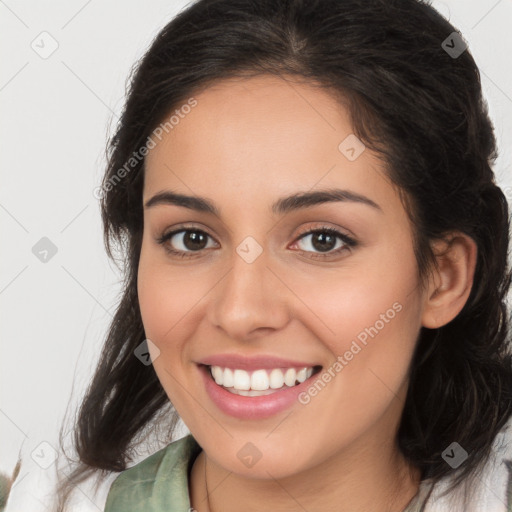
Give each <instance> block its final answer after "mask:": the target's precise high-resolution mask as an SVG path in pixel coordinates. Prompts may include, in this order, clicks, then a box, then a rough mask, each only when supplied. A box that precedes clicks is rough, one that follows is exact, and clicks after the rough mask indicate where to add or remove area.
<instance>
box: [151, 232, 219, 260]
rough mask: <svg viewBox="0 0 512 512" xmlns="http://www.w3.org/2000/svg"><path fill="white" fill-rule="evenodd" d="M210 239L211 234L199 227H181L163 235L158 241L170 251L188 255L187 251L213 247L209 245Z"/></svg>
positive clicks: (192, 251) (191, 251)
mask: <svg viewBox="0 0 512 512" xmlns="http://www.w3.org/2000/svg"><path fill="white" fill-rule="evenodd" d="M208 239H211V237H210V235H208V233H205V232H204V231H201V230H199V229H180V230H178V231H172V232H171V233H167V234H165V235H163V236H162V237H160V238H159V239H158V240H157V242H158V243H159V244H162V245H164V246H165V248H166V250H167V251H169V252H170V253H172V254H176V255H180V256H184V257H186V256H187V255H188V254H187V253H194V252H199V251H202V250H203V249H207V248H209V247H211V245H210V246H208Z"/></svg>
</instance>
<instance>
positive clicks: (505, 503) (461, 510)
mask: <svg viewBox="0 0 512 512" xmlns="http://www.w3.org/2000/svg"><path fill="white" fill-rule="evenodd" d="M448 483H449V479H446V480H445V481H441V482H439V483H438V484H437V485H436V486H434V492H433V493H432V496H430V499H429V500H428V503H427V508H426V512H442V511H445V510H450V511H451V512H481V511H483V510H485V511H486V512H512V417H510V418H509V419H508V421H507V423H506V424H505V426H504V427H503V428H502V430H501V431H500V432H499V433H498V434H497V436H496V437H495V439H494V442H493V446H492V450H491V453H490V455H489V458H488V460H487V462H486V464H485V465H484V466H483V468H482V471H481V472H480V473H479V475H478V478H477V479H476V483H475V486H474V487H473V488H471V489H469V488H468V487H467V486H465V487H462V488H460V489H458V490H455V491H453V492H452V493H450V494H447V495H445V494H444V491H445V490H446V488H447V484H448ZM465 491H468V494H469V496H471V498H470V499H469V502H467V501H466V497H465V495H464V494H465Z"/></svg>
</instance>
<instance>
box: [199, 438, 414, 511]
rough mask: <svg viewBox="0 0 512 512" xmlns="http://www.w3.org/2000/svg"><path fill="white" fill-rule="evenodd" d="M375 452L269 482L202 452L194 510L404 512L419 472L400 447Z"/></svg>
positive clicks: (335, 460) (340, 458)
mask: <svg viewBox="0 0 512 512" xmlns="http://www.w3.org/2000/svg"><path fill="white" fill-rule="evenodd" d="M367 448H368V447H367ZM375 448H378V449H376V450H375V451H374V450H373V449H366V450H364V451H363V452H362V453H361V452H359V454H358V456H357V457H355V458H350V457H349V456H348V454H346V453H343V454H335V455H333V456H332V457H331V458H330V459H328V460H327V461H324V462H323V463H322V465H321V466H316V467H313V468H310V469H308V470H306V471H303V472H301V473H296V474H294V475H292V476H290V477H286V478H281V479H275V478H272V477H270V475H269V479H265V480H256V479H250V478H247V477H244V476H240V475H237V474H235V473H232V472H230V471H227V470H226V469H224V468H222V467H221V466H219V465H218V464H216V463H215V461H213V460H211V459H208V458H207V457H206V455H205V452H204V451H203V452H201V453H200V455H199V456H198V457H197V459H196V461H195V463H194V466H193V469H192V474H191V483H192V482H194V483H195V485H193V486H192V485H191V500H192V503H191V505H192V506H193V508H194V509H195V510H197V512H219V511H222V512H235V511H239V510H240V504H243V509H244V510H246V511H248V512H260V511H261V510H273V511H275V512H285V511H286V512H291V511H295V510H297V511H301V512H303V511H304V510H322V511H323V512H331V511H332V512H358V511H366V510H372V511H375V512H390V511H402V510H404V508H405V507H406V506H407V504H408V503H409V502H410V501H411V500H412V498H413V497H414V495H415V494H416V493H417V492H418V487H419V482H420V472H419V470H418V469H417V468H414V467H411V466H410V465H408V464H407V462H406V461H405V460H404V459H403V457H401V456H400V455H399V454H398V450H397V449H396V446H388V447H386V446H383V445H382V444H381V445H380V446H378V447H375ZM354 455H355V453H354Z"/></svg>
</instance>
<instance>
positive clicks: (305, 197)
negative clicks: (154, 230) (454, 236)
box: [144, 188, 382, 217]
mask: <svg viewBox="0 0 512 512" xmlns="http://www.w3.org/2000/svg"><path fill="white" fill-rule="evenodd" d="M332 202H351V203H359V204H365V205H367V206H371V207H372V208H374V209H376V210H378V211H380V212H381V213H382V208H381V207H380V206H379V205H378V204H377V203H376V202H375V201H372V200H371V199H370V198H368V197H366V196H363V195H361V194H357V193H355V192H352V191H350V190H341V189H337V188H334V189H327V190H320V191H315V192H299V193H296V194H293V195H291V196H287V197H282V198H280V199H278V200H277V201H276V202H275V203H273V204H272V207H271V210H272V212H273V213H274V214H278V215H283V214H285V213H289V212H291V211H295V210H300V209H303V208H309V207H311V206H315V205H319V204H324V203H332ZM162 204H163V205H176V206H182V207H184V208H189V209H191V210H196V211H199V212H205V213H211V214H213V215H215V216H216V217H220V210H219V209H218V208H217V207H216V206H215V204H214V203H213V202H211V201H210V200H209V199H206V198H205V197H200V196H187V195H184V194H178V193H176V192H173V191H170V190H164V191H162V192H158V193H157V194H155V195H154V196H153V197H152V198H151V199H149V200H148V201H146V203H145V205H144V207H145V208H151V207H153V206H156V205H162Z"/></svg>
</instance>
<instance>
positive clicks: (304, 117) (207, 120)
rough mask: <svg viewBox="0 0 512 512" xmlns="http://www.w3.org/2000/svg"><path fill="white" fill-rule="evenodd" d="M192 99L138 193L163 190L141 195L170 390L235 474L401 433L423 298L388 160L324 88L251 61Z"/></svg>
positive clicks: (148, 311) (156, 344)
mask: <svg viewBox="0 0 512 512" xmlns="http://www.w3.org/2000/svg"><path fill="white" fill-rule="evenodd" d="M194 99H195V102H194ZM194 99H191V100H190V101H189V102H188V103H186V102H184V105H185V104H187V105H194V106H192V107H190V108H188V107H183V106H182V107H181V108H180V107H177V109H175V110H178V112H177V113H176V112H175V111H173V112H172V113H170V114H169V117H170V116H171V115H174V116H175V118H173V121H171V123H170V124H168V125H167V130H160V132H159V136H160V138H161V140H158V138H156V137H153V139H154V141H155V142H156V143H157V144H156V146H155V147H154V148H153V149H151V151H150V152H149V154H148V155H147V157H146V171H145V172H146V174H145V182H144V193H143V201H144V204H145V205H146V203H147V202H148V201H150V200H151V199H152V198H154V197H155V196H157V195H159V194H165V193H169V194H168V195H167V196H165V195H161V196H160V200H156V199H155V200H154V201H153V202H152V205H148V206H145V208H144V236H143V242H142V251H141V256H140V265H139V273H138V293H139V300H140V307H141V313H142V319H143V323H144V328H145V333H146V336H147V338H148V339H149V340H151V343H150V350H151V354H152V357H153V359H154V361H153V364H154V368H155V370H156V372H157V374H158V377H159V379H160V381H161V383H162V385H163V387H164V389H165V391H166V392H167V394H168V396H169V398H170V400H171V401H172V403H173V404H174V406H175V407H176V409H177V411H178V412H179V414H180V416H181V418H182V419H183V421H184V422H185V424H186V425H187V427H188V428H189V429H190V431H191V433H192V434H193V435H194V437H195V438H196V439H197V441H198V442H199V444H200V445H201V446H202V447H203V449H204V450H205V452H206V453H207V455H208V457H209V458H211V459H212V460H214V461H215V462H216V463H217V464H219V465H220V466H222V467H224V468H225V469H226V470H228V471H232V472H234V473H238V474H240V475H248V476H252V477H255V478H268V477H269V474H270V475H272V476H273V477H274V478H282V477H285V476H289V475H292V474H295V473H299V472H301V471H303V470H307V469H312V468H313V467H314V466H317V465H319V464H322V463H327V462H328V461H329V460H332V458H333V456H336V455H341V454H344V456H347V457H354V458H361V457H365V456H368V457H370V458H371V457H375V456H376V454H378V453H382V450H383V447H384V446H392V445H393V442H394V438H395V434H396V429H397V427H398V424H399V419H400V414H401V412H402V409H403V405H404V400H405V396H406V390H407V385H408V380H407V379H408V369H409V365H410V361H411V358H412V354H413V349H414V346H415V342H416V339H417V336H418V334H419V330H420V327H421V325H422V313H423V309H424V300H425V298H424V294H423V292H422V291H421V289H420V287H419V282H418V275H417V264H416V260H415V257H414V252H413V240H412V231H411V225H410V223H409V220H408V217H407V214H406V211H405V210H404V207H403V205H402V203H401V202H400V199H399V196H398V194H397V192H396V190H395V189H394V188H393V186H392V185H391V183H390V182H389V180H388V179H387V178H386V174H385V171H384V168H383V164H382V163H381V162H380V161H379V160H378V159H377V158H376V157H375V156H374V155H373V154H372V153H371V152H370V150H369V149H364V146H361V143H360V142H359V141H358V140H357V139H355V138H354V136H351V133H352V127H351V125H350V122H349V119H348V115H347V112H346V110H345V109H344V108H342V107H341V106H340V104H339V103H338V102H336V101H335V100H334V99H333V98H332V97H331V96H329V95H328V94H327V92H325V91H323V90H321V89H319V88H314V87H312V86H310V85H304V84H298V83H290V82H286V81H285V80H283V79H281V78H276V77H270V76H259V77H256V78H246V79H239V80H226V81H222V82H219V83H217V84H216V85H215V86H213V87H210V88H208V89H206V90H205V91H203V92H202V93H200V94H198V95H197V96H195V97H194ZM196 102H197V103H196ZM170 126H172V128H169V127H170ZM347 137H349V138H348V139H347ZM340 144H341V145H340ZM334 190H337V191H338V192H334ZM327 191H331V195H330V196H329V197H330V200H326V199H327V195H324V196H320V195H318V193H319V192H327ZM340 191H343V192H340ZM171 192H172V194H178V195H180V196H187V197H190V199H187V201H183V202H181V204H177V202H176V198H175V197H174V198H173V197H172V196H171V195H170V193H171ZM310 195H312V196H311V198H310V199H308V197H309V196H310ZM198 198H202V200H204V201H206V202H207V204H208V205H209V206H211V207H212V208H211V209H207V208H206V207H205V203H203V202H201V203H200V202H199V200H198ZM185 205H188V206H185ZM325 229H328V230H335V232H329V231H327V232H326V231H325ZM185 230H186V231H185ZM314 230H317V232H316V233H311V232H312V231H314ZM171 232H176V234H174V235H172V236H170V237H168V239H167V240H166V241H165V242H164V243H163V244H161V243H158V241H157V240H158V239H159V238H160V237H162V236H163V235H166V234H169V233H171ZM336 232H338V233H339V235H338V234H337V233H336ZM347 237H348V238H347ZM350 240H352V241H353V242H354V243H351V242H350ZM170 249H172V250H175V251H177V254H173V253H171V252H169V250H170ZM211 366H214V367H218V368H215V369H214V370H213V371H214V373H215V374H216V376H217V380H218V382H219V383H220V382H222V383H223V384H224V385H225V386H224V385H220V384H217V383H216V382H215V381H214V380H213V378H212V377H211V376H210V371H211V369H210V367H211ZM226 368H227V370H226ZM301 368H306V370H302V371H301ZM319 368H321V369H320V371H319V372H318V371H317V370H318V369H319ZM312 371H314V372H315V373H313V374H312V375H311V372H312ZM310 375H311V376H310ZM304 378H306V380H305V381H303V380H304ZM220 379H223V380H222V381H221V380H220ZM283 380H284V383H283ZM299 381H303V382H302V383H300V384H299V385H297V386H293V387H288V386H287V385H286V382H288V384H293V383H294V382H299ZM249 386H250V388H251V389H252V390H254V388H256V390H254V392H252V391H248V390H247V388H248V387H249ZM269 386H270V388H269ZM226 388H230V390H228V389H226ZM236 388H238V389H240V390H241V391H240V392H239V393H238V392H236ZM265 389H266V390H265ZM233 391H235V392H233ZM247 395H249V396H247ZM250 395H255V396H250ZM256 395H257V396H256Z"/></svg>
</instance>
